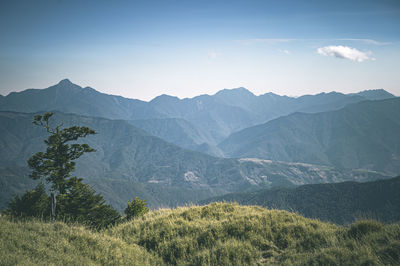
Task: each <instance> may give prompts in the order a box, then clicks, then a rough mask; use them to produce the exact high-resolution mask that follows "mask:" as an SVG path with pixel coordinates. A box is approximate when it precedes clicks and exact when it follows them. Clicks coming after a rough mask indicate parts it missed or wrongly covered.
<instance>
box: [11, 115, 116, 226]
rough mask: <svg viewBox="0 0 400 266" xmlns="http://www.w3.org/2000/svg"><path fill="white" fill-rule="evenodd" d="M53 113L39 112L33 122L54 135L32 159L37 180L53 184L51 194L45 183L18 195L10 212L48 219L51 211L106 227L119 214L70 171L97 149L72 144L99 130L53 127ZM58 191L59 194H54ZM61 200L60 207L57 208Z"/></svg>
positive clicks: (62, 217)
mask: <svg viewBox="0 0 400 266" xmlns="http://www.w3.org/2000/svg"><path fill="white" fill-rule="evenodd" d="M52 115H53V113H45V114H44V115H43V116H42V115H36V116H35V117H34V121H33V123H34V124H36V125H39V126H43V127H44V128H45V129H46V130H47V132H48V133H50V136H49V137H48V138H47V140H45V143H46V144H47V149H46V152H38V153H36V154H35V155H33V156H32V157H31V158H30V159H29V160H28V165H29V167H30V168H31V169H32V174H31V175H30V177H31V178H33V179H40V178H44V180H45V181H46V182H48V183H50V184H51V186H50V187H51V197H49V196H48V195H47V194H46V189H45V187H44V185H43V183H40V184H39V185H38V186H37V187H36V188H35V189H34V190H31V191H27V192H26V193H25V194H24V195H22V196H21V197H18V196H16V197H14V198H13V199H12V200H11V201H10V203H9V206H8V209H7V211H6V212H7V213H9V214H11V215H12V216H14V217H40V218H47V217H49V214H50V213H51V217H52V219H53V220H54V219H55V218H57V219H63V220H67V221H76V222H81V223H84V224H86V225H88V226H90V227H92V228H98V229H99V228H103V227H107V226H108V225H110V224H114V223H116V222H117V221H118V220H119V219H120V215H119V213H118V212H117V211H116V210H114V209H113V208H112V207H111V206H110V205H107V204H106V203H105V201H104V199H103V197H102V196H101V195H100V194H96V193H95V191H94V190H93V189H92V188H91V187H90V186H89V185H87V184H84V183H82V179H81V178H77V177H75V176H72V175H71V174H70V173H71V172H72V171H73V170H74V169H75V162H74V160H76V159H78V158H79V157H80V156H82V155H83V154H84V153H85V152H93V151H95V150H94V149H92V148H90V147H89V145H87V144H71V145H70V144H68V142H70V141H76V140H78V139H79V138H83V137H86V136H87V135H90V134H95V133H96V132H95V131H94V130H92V129H90V128H88V127H78V126H73V127H69V128H64V129H61V126H62V124H61V125H58V126H56V127H55V128H51V127H50V125H49V119H50V117H51V116H52ZM54 192H56V193H57V195H55V194H54ZM56 202H57V209H56V208H55V207H56Z"/></svg>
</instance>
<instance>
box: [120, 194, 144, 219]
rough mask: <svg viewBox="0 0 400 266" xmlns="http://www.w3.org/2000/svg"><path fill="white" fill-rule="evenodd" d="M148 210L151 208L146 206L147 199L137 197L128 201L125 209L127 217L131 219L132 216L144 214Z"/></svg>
mask: <svg viewBox="0 0 400 266" xmlns="http://www.w3.org/2000/svg"><path fill="white" fill-rule="evenodd" d="M148 211H149V208H147V207H146V201H145V200H141V199H139V197H136V198H135V199H134V200H132V201H129V202H128V206H127V207H126V209H125V214H126V219H127V220H131V219H132V218H135V217H139V216H143V215H144V214H146V213H147V212H148Z"/></svg>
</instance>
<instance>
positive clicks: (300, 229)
mask: <svg viewBox="0 0 400 266" xmlns="http://www.w3.org/2000/svg"><path fill="white" fill-rule="evenodd" d="M399 238H400V225H399V224H391V225H382V224H380V223H378V222H375V221H359V222H357V223H355V224H352V225H350V226H349V227H342V226H337V225H332V224H328V223H322V222H320V221H318V220H311V219H307V218H304V217H302V216H299V215H297V214H293V213H289V212H286V211H278V210H266V209H263V208H261V207H255V206H248V207H243V206H239V205H236V204H226V203H225V204H221V203H218V204H211V205H207V206H202V207H197V206H193V207H181V208H177V209H173V210H171V209H162V210H158V211H153V212H150V213H148V214H146V215H145V216H144V217H143V218H139V219H136V220H133V221H132V222H124V223H122V224H120V225H117V226H115V227H113V228H110V229H108V230H105V231H102V232H92V231H89V230H87V229H85V228H83V227H81V226H78V225H66V224H63V223H60V222H56V223H42V222H10V221H8V220H7V219H6V217H0V260H1V261H2V263H4V264H6V265H10V264H29V263H32V264H38V263H40V264H42V265H49V264H54V263H61V264H94V265H100V264H102V265H104V264H118V265H160V264H161V265H253V264H266V265H288V264H290V265H292V264H294V265H367V264H368V265H395V264H396V263H398V261H399V259H400V257H399V254H400V242H399ZM49 243H57V244H54V245H49ZM21 247H24V248H21Z"/></svg>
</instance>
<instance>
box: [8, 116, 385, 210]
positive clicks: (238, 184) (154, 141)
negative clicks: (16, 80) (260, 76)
mask: <svg viewBox="0 0 400 266" xmlns="http://www.w3.org/2000/svg"><path fill="white" fill-rule="evenodd" d="M33 116H34V114H29V113H16V112H0V151H1V152H0V168H1V169H2V171H0V173H1V175H0V180H2V181H1V182H2V183H3V184H7V185H6V186H4V187H2V190H3V191H1V194H2V195H9V196H10V194H11V192H12V191H15V192H18V191H19V190H21V189H22V188H26V187H27V184H31V183H32V182H31V181H27V182H25V181H24V180H28V179H29V178H28V177H27V173H28V172H29V171H28V169H27V168H26V161H27V159H28V158H29V157H30V156H31V155H32V154H34V153H35V152H38V151H42V150H44V149H45V147H46V146H45V144H44V142H43V140H44V139H45V138H46V136H47V133H46V130H44V129H43V128H40V127H37V126H35V125H33V124H32V118H33ZM53 118H54V119H53ZM53 118H52V119H53V121H52V125H58V124H63V126H64V127H68V126H72V125H78V126H79V125H80V126H83V125H85V126H88V127H89V128H92V129H94V130H96V132H97V133H98V134H96V135H93V136H88V137H86V138H85V139H84V140H82V141H84V142H85V143H88V144H89V145H90V146H91V147H93V148H94V149H96V152H94V153H89V154H85V155H83V156H82V157H81V158H80V159H79V160H78V162H77V169H76V172H75V173H74V174H76V175H77V176H79V177H83V178H84V179H85V180H86V182H89V183H90V184H92V185H93V186H94V187H95V189H96V190H97V191H99V192H101V193H102V194H103V195H104V196H105V198H106V199H107V200H108V201H109V202H111V203H112V204H113V205H114V206H116V207H117V208H118V209H122V208H123V206H124V205H125V204H126V202H127V201H128V200H130V199H131V198H132V197H133V196H135V195H137V196H141V197H143V198H146V199H147V200H148V202H149V204H150V206H152V207H160V206H176V205H179V204H183V203H187V202H195V201H197V200H200V199H205V198H207V197H211V196H215V195H221V194H224V193H228V192H235V191H249V190H254V189H259V188H262V187H274V186H294V185H300V184H309V183H327V182H340V181H346V180H364V181H367V180H375V179H382V178H387V177H389V176H388V175H385V174H381V173H377V172H373V171H364V170H339V169H335V168H333V167H327V166H316V165H308V164H299V163H285V162H272V161H266V160H254V159H229V158H217V157H212V156H209V155H206V154H203V153H200V152H195V151H190V150H186V149H183V148H180V147H178V146H176V145H174V144H171V143H168V142H166V141H164V140H162V139H160V138H158V137H154V136H152V135H150V134H148V133H147V132H145V131H143V130H141V129H138V128H136V127H134V126H133V125H131V124H130V123H129V122H128V121H124V120H110V119H105V118H96V117H88V116H79V115H75V114H64V113H59V112H57V113H55V115H54V117H53ZM24 167H25V168H24ZM16 169H17V170H18V171H17V170H16ZM16 174H19V175H21V174H23V175H24V177H22V178H21V176H16ZM10 188H13V189H10ZM2 204H3V206H4V204H5V202H3V203H2Z"/></svg>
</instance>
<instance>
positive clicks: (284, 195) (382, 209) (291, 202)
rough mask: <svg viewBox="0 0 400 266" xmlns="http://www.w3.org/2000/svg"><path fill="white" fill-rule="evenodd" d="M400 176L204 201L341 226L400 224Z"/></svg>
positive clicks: (239, 194) (226, 196)
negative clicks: (262, 208)
mask: <svg viewBox="0 0 400 266" xmlns="http://www.w3.org/2000/svg"><path fill="white" fill-rule="evenodd" d="M399 191H400V176H399V177H396V178H392V179H388V180H379V181H372V182H366V183H357V182H343V183H336V184H313V185H303V186H299V187H297V188H277V189H264V190H260V191H256V192H248V193H232V194H227V195H224V196H220V197H215V198H212V199H208V200H205V201H202V202H201V203H202V204H206V203H209V202H213V201H236V202H238V203H239V204H245V205H262V206H267V207H269V208H273V209H283V210H289V211H293V212H298V213H299V214H301V215H304V216H305V217H308V218H318V219H321V220H323V221H330V222H334V223H339V224H348V223H352V222H354V221H355V220H357V219H362V218H364V219H365V218H373V219H377V220H380V221H383V222H398V221H400V193H399Z"/></svg>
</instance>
